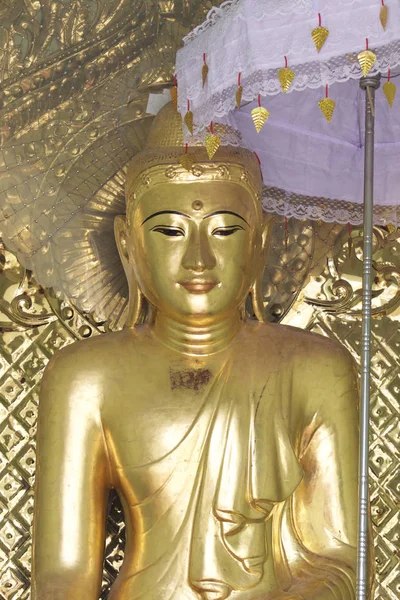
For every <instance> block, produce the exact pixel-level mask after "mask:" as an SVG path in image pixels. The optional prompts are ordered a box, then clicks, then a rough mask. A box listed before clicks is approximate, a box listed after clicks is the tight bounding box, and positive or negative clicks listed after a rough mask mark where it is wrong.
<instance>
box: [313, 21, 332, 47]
mask: <svg viewBox="0 0 400 600" xmlns="http://www.w3.org/2000/svg"><path fill="white" fill-rule="evenodd" d="M328 35H329V31H328V30H327V29H326V28H325V27H322V25H321V13H318V27H315V28H314V29H313V30H312V32H311V37H312V39H313V42H314V44H315V47H316V49H317V51H318V52H319V51H320V50H321V48H322V46H323V45H324V44H325V42H326V40H327V38H328Z"/></svg>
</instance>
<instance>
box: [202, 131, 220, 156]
mask: <svg viewBox="0 0 400 600" xmlns="http://www.w3.org/2000/svg"><path fill="white" fill-rule="evenodd" d="M204 143H205V146H206V150H207V154H208V158H209V159H210V160H211V159H212V157H213V156H214V154H215V153H216V151H217V150H218V148H219V147H220V145H221V140H220V139H219V137H218V136H217V135H215V134H213V133H211V134H209V135H206V137H205V138H204Z"/></svg>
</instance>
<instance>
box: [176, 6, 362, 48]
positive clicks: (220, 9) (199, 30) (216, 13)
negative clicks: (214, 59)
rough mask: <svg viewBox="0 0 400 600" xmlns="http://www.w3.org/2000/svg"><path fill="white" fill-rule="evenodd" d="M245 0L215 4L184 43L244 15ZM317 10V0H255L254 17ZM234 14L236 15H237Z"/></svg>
mask: <svg viewBox="0 0 400 600" xmlns="http://www.w3.org/2000/svg"><path fill="white" fill-rule="evenodd" d="M361 1H363V0H346V3H347V5H351V4H356V3H358V4H359V3H360V2H361ZM243 4H244V3H243V0H225V2H222V4H220V6H213V7H212V8H211V9H210V10H209V12H208V13H207V16H206V18H205V20H204V21H203V23H201V24H200V25H198V26H197V27H195V28H194V29H193V30H192V31H191V32H190V33H188V35H186V36H185V37H184V38H183V42H184V44H185V45H186V44H188V43H189V42H192V41H193V40H194V39H195V38H197V37H198V36H199V35H202V34H204V32H205V31H207V30H209V29H210V27H213V26H214V25H216V23H218V22H219V21H220V20H221V19H222V18H224V19H225V18H227V17H228V16H230V15H231V14H232V16H233V15H234V13H236V15H237V16H242V12H243V8H242V6H243ZM315 12H316V8H315V0H264V1H263V2H260V0H253V4H252V18H253V19H254V20H256V21H260V20H262V19H265V18H271V16H276V15H283V16H285V15H290V14H301V15H309V14H314V13H315ZM236 15H234V16H236Z"/></svg>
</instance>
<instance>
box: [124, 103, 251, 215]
mask: <svg viewBox="0 0 400 600" xmlns="http://www.w3.org/2000/svg"><path fill="white" fill-rule="evenodd" d="M229 129H230V128H229V127H228V126H226V125H218V124H216V125H215V132H216V133H217V134H218V135H219V137H220V138H221V146H220V147H219V148H218V150H217V152H216V153H215V155H214V157H213V158H212V159H211V160H210V158H209V157H208V154H207V151H206V148H205V147H204V146H202V145H196V146H188V147H186V148H185V145H184V142H183V133H182V120H181V117H180V114H179V113H178V112H176V110H175V109H174V107H173V105H172V103H170V104H167V105H166V106H164V108H162V109H161V111H160V112H159V113H158V115H157V116H156V117H155V119H154V122H153V125H152V127H151V130H150V133H149V136H148V138H147V143H146V146H145V149H144V150H143V151H142V152H140V153H138V154H137V155H136V156H135V157H134V159H133V160H132V161H131V163H130V165H129V167H128V173H127V182H126V201H127V216H128V218H129V215H130V214H131V210H132V207H133V206H134V205H135V202H136V200H137V199H138V198H139V197H140V196H141V194H143V193H144V192H145V191H147V190H148V189H150V188H151V187H152V186H155V185H157V184H160V183H166V182H171V183H175V184H179V183H181V184H187V183H193V182H199V181H200V182H207V181H232V182H234V183H237V184H239V185H241V186H243V187H245V188H246V189H248V190H249V192H250V193H251V195H252V196H253V197H254V199H255V201H256V204H257V206H258V209H259V210H260V211H261V186H262V179H261V170H260V166H259V163H258V160H257V157H256V156H255V155H254V153H253V152H251V151H250V150H247V149H246V148H243V147H241V146H232V145H224V137H226V132H227V131H228V130H229ZM183 157H186V161H185V158H183ZM188 158H189V161H188V160H187V159H188Z"/></svg>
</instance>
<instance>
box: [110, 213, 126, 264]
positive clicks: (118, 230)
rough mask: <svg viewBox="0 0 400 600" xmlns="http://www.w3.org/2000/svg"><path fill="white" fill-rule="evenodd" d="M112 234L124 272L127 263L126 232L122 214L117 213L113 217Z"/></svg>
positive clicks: (124, 219)
mask: <svg viewBox="0 0 400 600" xmlns="http://www.w3.org/2000/svg"><path fill="white" fill-rule="evenodd" d="M114 235H115V241H116V244H117V248H118V252H119V256H120V258H121V262H122V264H123V267H124V269H125V272H126V270H127V267H128V265H129V252H128V232H127V222H126V218H125V217H123V216H122V215H118V216H117V217H115V219H114ZM127 275H128V273H127Z"/></svg>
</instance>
